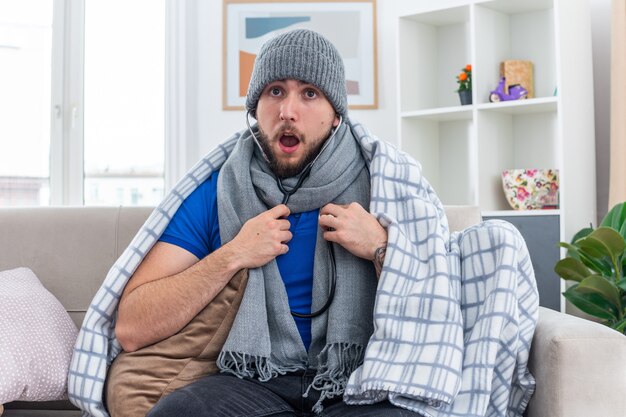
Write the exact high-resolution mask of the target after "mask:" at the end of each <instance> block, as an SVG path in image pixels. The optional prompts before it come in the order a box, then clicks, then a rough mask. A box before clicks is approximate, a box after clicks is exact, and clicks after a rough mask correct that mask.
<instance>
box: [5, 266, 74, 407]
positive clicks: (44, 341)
mask: <svg viewBox="0 0 626 417" xmlns="http://www.w3.org/2000/svg"><path fill="white" fill-rule="evenodd" d="M0 306H2V308H1V309H0V323H2V325H1V326H0V371H1V372H0V404H4V403H7V402H10V401H16V400H22V401H46V400H59V399H63V398H67V372H68V368H69V362H70V358H71V355H72V349H73V347H74V343H75V342H76V336H77V334H78V330H77V329H76V326H75V325H74V323H73V322H72V320H71V319H70V317H69V316H68V314H67V313H66V312H65V309H64V308H63V306H62V305H61V303H59V301H58V300H57V299H56V298H55V297H54V296H53V295H52V294H50V292H49V291H47V290H46V289H45V288H44V287H43V286H42V285H41V283H40V282H39V280H38V279H37V277H36V276H35V274H34V273H33V272H32V271H31V270H30V269H28V268H17V269H13V270H9V271H4V272H0Z"/></svg>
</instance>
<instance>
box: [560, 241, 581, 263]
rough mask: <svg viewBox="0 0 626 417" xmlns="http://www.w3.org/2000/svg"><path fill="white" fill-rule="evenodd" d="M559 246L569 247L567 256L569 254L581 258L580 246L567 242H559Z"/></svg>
mask: <svg viewBox="0 0 626 417" xmlns="http://www.w3.org/2000/svg"><path fill="white" fill-rule="evenodd" d="M559 246H560V247H562V248H565V249H567V256H569V257H570V258H574V259H578V258H579V253H580V250H579V249H578V246H575V245H572V244H570V243H567V242H559Z"/></svg>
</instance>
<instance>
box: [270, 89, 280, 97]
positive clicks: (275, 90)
mask: <svg viewBox="0 0 626 417" xmlns="http://www.w3.org/2000/svg"><path fill="white" fill-rule="evenodd" d="M270 94H271V95H273V96H279V95H280V88H278V87H273V88H270Z"/></svg>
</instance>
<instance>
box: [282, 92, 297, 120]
mask: <svg viewBox="0 0 626 417" xmlns="http://www.w3.org/2000/svg"><path fill="white" fill-rule="evenodd" d="M280 120H285V121H290V122H295V121H296V120H298V98H297V97H296V95H295V94H288V95H287V96H286V97H285V98H284V99H283V100H282V102H281V106H280Z"/></svg>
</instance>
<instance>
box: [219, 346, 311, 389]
mask: <svg viewBox="0 0 626 417" xmlns="http://www.w3.org/2000/svg"><path fill="white" fill-rule="evenodd" d="M217 367H218V368H219V369H220V370H221V371H222V372H225V373H229V374H233V375H235V376H236V377H239V378H254V376H255V375H258V376H259V381H261V382H267V381H269V380H270V379H272V378H275V377H277V376H278V375H285V374H286V373H288V372H295V371H300V370H304V369H306V365H304V364H302V365H293V366H277V365H276V364H274V363H273V362H272V361H270V359H269V358H267V357H264V356H256V355H250V354H247V353H242V352H233V351H221V352H220V354H219V356H218V357H217Z"/></svg>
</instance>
